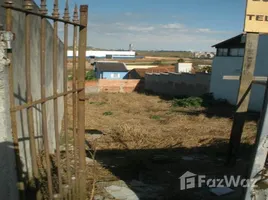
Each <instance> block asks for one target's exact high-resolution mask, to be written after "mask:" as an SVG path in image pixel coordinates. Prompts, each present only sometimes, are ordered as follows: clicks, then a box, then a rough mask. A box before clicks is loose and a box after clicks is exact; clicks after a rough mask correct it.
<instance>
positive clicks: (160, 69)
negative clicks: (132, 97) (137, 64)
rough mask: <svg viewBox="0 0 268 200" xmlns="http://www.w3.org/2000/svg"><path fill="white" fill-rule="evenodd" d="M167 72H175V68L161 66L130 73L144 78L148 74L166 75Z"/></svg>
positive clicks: (135, 70) (134, 70) (133, 70)
mask: <svg viewBox="0 0 268 200" xmlns="http://www.w3.org/2000/svg"><path fill="white" fill-rule="evenodd" d="M165 72H175V67H174V66H161V67H153V68H140V69H132V70H131V71H130V72H129V73H136V74H138V76H139V77H140V78H144V77H145V74H146V73H165Z"/></svg>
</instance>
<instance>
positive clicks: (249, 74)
mask: <svg viewBox="0 0 268 200" xmlns="http://www.w3.org/2000/svg"><path fill="white" fill-rule="evenodd" d="M258 43H259V34H258V33H247V35H246V48H245V55H244V63H243V67H242V74H241V76H240V78H241V80H240V86H239V92H238V97H237V104H238V108H237V111H236V113H235V116H234V122H233V127H232V132H231V137H230V143H229V152H228V160H227V164H229V165H234V164H235V163H236V158H237V156H238V151H239V146H240V142H241V136H242V132H243V128H244V124H245V121H246V113H247V110H248V105H249V100H250V93H251V92H250V91H251V84H252V80H253V76H254V70H255V63H256V57H257V51H258ZM241 101H242V102H241Z"/></svg>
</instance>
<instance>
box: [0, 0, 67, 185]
mask: <svg viewBox="0 0 268 200" xmlns="http://www.w3.org/2000/svg"><path fill="white" fill-rule="evenodd" d="M13 2H15V3H14V5H15V6H17V7H22V5H23V0H14V1H13ZM3 3H4V0H0V4H3ZM34 10H35V11H37V10H38V7H37V6H36V5H35V6H34ZM12 16H13V30H12V31H13V32H14V33H15V34H16V40H15V41H14V42H13V43H12V47H13V50H12V51H13V59H12V60H13V66H14V74H13V76H14V95H15V97H16V105H22V104H25V102H26V83H25V51H24V45H25V39H24V36H25V30H24V26H25V17H24V14H22V13H20V12H17V11H13V14H12ZM4 22H5V10H4V9H3V8H2V7H0V23H3V24H4V25H5V23H4ZM40 22H41V20H40V18H38V17H35V16H32V19H31V40H30V47H31V74H32V75H31V81H32V95H33V100H37V99H40V97H41V93H40V88H41V86H40ZM46 34H47V40H46V49H47V51H46V69H45V73H46V95H47V96H50V95H52V94H53V85H52V84H53V83H52V80H53V76H52V45H53V43H52V36H53V28H52V26H51V24H50V23H49V22H48V21H47V29H46ZM58 45H59V51H58V53H59V54H58V56H59V60H58V74H57V77H58V92H62V91H63V44H62V42H61V41H60V40H58ZM46 105H47V119H48V122H47V125H48V134H49V140H50V150H51V152H53V149H54V147H55V139H54V123H53V122H54V116H53V102H52V101H49V102H48V103H47V104H46ZM40 108H41V106H40V105H37V106H35V107H34V124H35V135H36V144H37V148H39V149H42V148H43V146H42V129H41V127H42V124H41V109H40ZM63 109H64V108H63V98H61V99H59V127H61V119H62V117H63ZM17 128H18V135H19V147H20V152H21V155H20V158H21V160H22V162H23V165H24V166H23V169H24V171H25V172H26V173H25V174H26V175H27V174H28V175H29V176H31V171H32V167H31V156H30V146H29V133H28V123H27V116H26V110H23V111H20V112H17ZM8 134H11V131H10V130H9V133H8ZM1 153H2V152H1V151H0V154H1ZM1 180H2V179H1V178H0V181H1Z"/></svg>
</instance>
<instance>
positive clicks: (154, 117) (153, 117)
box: [150, 115, 161, 120]
mask: <svg viewBox="0 0 268 200" xmlns="http://www.w3.org/2000/svg"><path fill="white" fill-rule="evenodd" d="M150 118H151V119H155V120H160V119H161V117H160V116H158V115H153V116H151V117H150Z"/></svg>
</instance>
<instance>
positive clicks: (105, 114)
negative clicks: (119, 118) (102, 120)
mask: <svg viewBox="0 0 268 200" xmlns="http://www.w3.org/2000/svg"><path fill="white" fill-rule="evenodd" d="M103 115H104V116H110V115H113V112H111V111H108V112H104V113H103Z"/></svg>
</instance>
